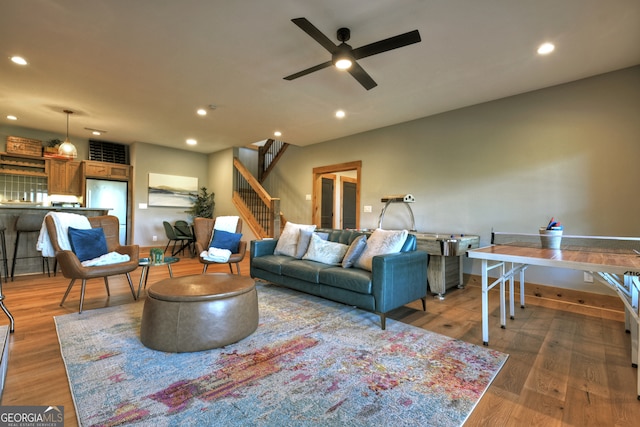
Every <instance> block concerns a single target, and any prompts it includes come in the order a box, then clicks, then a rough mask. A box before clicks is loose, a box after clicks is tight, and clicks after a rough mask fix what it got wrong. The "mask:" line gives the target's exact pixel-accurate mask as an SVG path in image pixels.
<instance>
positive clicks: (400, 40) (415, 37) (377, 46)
mask: <svg viewBox="0 0 640 427" xmlns="http://www.w3.org/2000/svg"><path fill="white" fill-rule="evenodd" d="M421 40H422V39H421V38H420V32H418V30H413V31H409V32H408V33H404V34H400V35H397V36H395V37H389V38H388V39H384V40H380V41H378V42H375V43H371V44H368V45H365V46H361V47H359V48H357V49H353V57H354V58H355V59H361V58H366V57H367V56H371V55H377V54H379V53H382V52H386V51H389V50H393V49H397V48H399V47H404V46H407V45H410V44H414V43H418V42H419V41H421Z"/></svg>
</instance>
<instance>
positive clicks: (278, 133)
mask: <svg viewBox="0 0 640 427" xmlns="http://www.w3.org/2000/svg"><path fill="white" fill-rule="evenodd" d="M273 136H282V132H280V131H279V130H277V131H275V132H274V133H273Z"/></svg>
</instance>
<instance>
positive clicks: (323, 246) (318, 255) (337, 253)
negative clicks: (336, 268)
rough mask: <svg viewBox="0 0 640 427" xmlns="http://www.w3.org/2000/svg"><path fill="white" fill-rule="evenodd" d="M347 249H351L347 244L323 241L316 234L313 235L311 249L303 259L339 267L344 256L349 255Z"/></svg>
mask: <svg viewBox="0 0 640 427" xmlns="http://www.w3.org/2000/svg"><path fill="white" fill-rule="evenodd" d="M347 249H349V246H347V245H345V244H342V243H337V242H328V241H325V240H322V238H321V237H320V236H318V235H317V234H315V233H314V234H313V235H311V241H310V242H309V249H308V250H307V253H306V254H304V256H303V257H302V259H308V260H309V261H317V262H321V263H323V264H331V265H339V264H340V263H341V262H342V258H344V254H346V253H347Z"/></svg>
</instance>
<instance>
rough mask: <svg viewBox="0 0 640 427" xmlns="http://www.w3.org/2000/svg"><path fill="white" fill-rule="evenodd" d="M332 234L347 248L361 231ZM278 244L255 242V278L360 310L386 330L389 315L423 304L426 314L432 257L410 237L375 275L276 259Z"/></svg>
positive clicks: (377, 261) (378, 263)
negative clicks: (375, 316)
mask: <svg viewBox="0 0 640 427" xmlns="http://www.w3.org/2000/svg"><path fill="white" fill-rule="evenodd" d="M316 231H318V232H325V233H328V234H329V237H328V240H329V241H332V242H339V243H344V244H347V245H349V244H351V242H352V241H353V240H354V239H355V238H356V237H358V236H359V235H361V234H367V233H366V232H361V231H352V230H337V229H318V230H316ZM276 244H277V240H276V239H274V240H254V241H252V242H251V250H250V269H251V273H250V274H251V277H252V278H254V279H261V280H263V281H266V282H270V283H274V284H277V285H281V286H286V287H288V288H292V289H296V290H298V291H302V292H306V293H309V294H313V295H316V296H319V297H323V298H327V299H330V300H333V301H337V302H341V303H343V304H347V305H352V306H356V307H359V308H362V309H364V310H368V311H371V312H374V313H376V314H378V315H379V316H380V326H381V327H382V329H385V327H386V322H385V320H386V313H388V312H389V311H391V310H393V309H395V308H398V307H401V306H403V305H405V304H407V303H410V302H412V301H415V300H417V299H421V300H422V309H423V310H425V311H426V298H427V257H428V255H427V253H426V252H424V251H418V250H416V238H415V236H414V235H412V234H409V235H408V236H407V240H406V241H405V243H404V246H403V247H402V249H401V251H400V252H399V253H395V254H388V255H379V256H375V257H373V264H372V271H367V270H364V269H360V268H355V267H350V268H343V267H342V266H336V265H329V264H323V263H320V262H316V261H310V260H304V259H297V258H294V257H290V256H286V255H274V249H275V247H276Z"/></svg>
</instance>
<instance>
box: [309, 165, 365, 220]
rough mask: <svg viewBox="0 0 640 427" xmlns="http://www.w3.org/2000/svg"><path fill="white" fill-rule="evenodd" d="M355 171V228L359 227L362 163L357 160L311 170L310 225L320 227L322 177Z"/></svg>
mask: <svg viewBox="0 0 640 427" xmlns="http://www.w3.org/2000/svg"><path fill="white" fill-rule="evenodd" d="M352 170H355V171H356V178H355V179H356V228H359V227H360V187H361V181H360V176H361V172H362V161H361V160H357V161H355V162H346V163H338V164H335V165H328V166H320V167H317V168H313V170H312V174H313V181H312V185H311V192H312V196H311V223H312V224H316V226H318V227H320V215H321V211H320V208H321V200H320V198H321V195H322V175H326V174H330V173H336V172H345V171H352Z"/></svg>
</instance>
